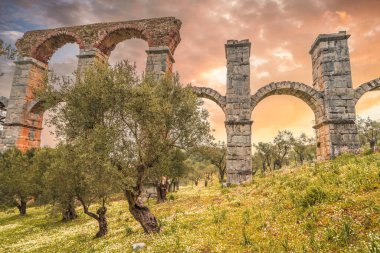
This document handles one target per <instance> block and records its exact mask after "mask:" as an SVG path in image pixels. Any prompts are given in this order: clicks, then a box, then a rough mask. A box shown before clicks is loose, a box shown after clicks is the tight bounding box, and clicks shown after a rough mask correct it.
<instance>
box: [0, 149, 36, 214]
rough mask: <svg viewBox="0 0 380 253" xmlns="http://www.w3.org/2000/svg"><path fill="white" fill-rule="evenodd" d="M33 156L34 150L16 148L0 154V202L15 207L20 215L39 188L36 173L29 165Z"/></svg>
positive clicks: (24, 212)
mask: <svg viewBox="0 0 380 253" xmlns="http://www.w3.org/2000/svg"><path fill="white" fill-rule="evenodd" d="M33 156H34V150H29V151H27V152H26V153H23V152H21V151H20V150H18V149H16V148H12V149H8V150H7V151H5V152H4V153H3V154H0V204H1V205H3V206H6V207H9V206H13V207H17V209H18V210H19V212H20V215H21V216H23V215H26V206H27V202H28V201H29V200H31V199H33V198H35V196H36V195H37V192H38V189H39V186H38V184H37V182H38V173H37V172H36V170H35V169H34V168H33V166H31V164H32V159H33Z"/></svg>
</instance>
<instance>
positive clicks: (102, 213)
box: [96, 206, 108, 238]
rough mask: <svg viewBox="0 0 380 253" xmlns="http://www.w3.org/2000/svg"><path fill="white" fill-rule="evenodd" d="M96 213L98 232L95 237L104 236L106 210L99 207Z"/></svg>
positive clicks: (106, 225)
mask: <svg viewBox="0 0 380 253" xmlns="http://www.w3.org/2000/svg"><path fill="white" fill-rule="evenodd" d="M96 213H97V214H98V218H97V221H98V223H99V231H98V233H96V237H97V238H99V237H102V236H105V235H106V234H107V233H108V223H107V216H106V213H107V208H106V207H105V206H102V207H100V208H99V209H98V210H97V211H96Z"/></svg>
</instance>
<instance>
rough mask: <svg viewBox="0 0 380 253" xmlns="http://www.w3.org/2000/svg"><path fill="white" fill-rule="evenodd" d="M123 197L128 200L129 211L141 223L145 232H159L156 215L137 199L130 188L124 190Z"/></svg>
mask: <svg viewBox="0 0 380 253" xmlns="http://www.w3.org/2000/svg"><path fill="white" fill-rule="evenodd" d="M125 197H126V198H127V200H128V205H129V211H130V212H131V214H132V215H133V217H134V218H135V219H136V220H137V221H138V222H139V223H140V224H141V226H142V227H143V229H144V232H145V233H147V234H152V233H158V232H160V227H159V226H158V222H157V219H156V217H155V216H154V215H153V214H152V213H151V212H150V210H149V208H148V207H147V206H144V204H143V203H141V202H139V201H138V195H137V194H134V193H133V192H132V191H130V190H125Z"/></svg>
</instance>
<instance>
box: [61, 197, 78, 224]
mask: <svg viewBox="0 0 380 253" xmlns="http://www.w3.org/2000/svg"><path fill="white" fill-rule="evenodd" d="M77 217H78V215H77V212H76V211H75V203H74V198H70V201H69V202H68V204H67V206H66V207H65V209H64V210H63V211H62V221H70V220H74V219H76V218H77Z"/></svg>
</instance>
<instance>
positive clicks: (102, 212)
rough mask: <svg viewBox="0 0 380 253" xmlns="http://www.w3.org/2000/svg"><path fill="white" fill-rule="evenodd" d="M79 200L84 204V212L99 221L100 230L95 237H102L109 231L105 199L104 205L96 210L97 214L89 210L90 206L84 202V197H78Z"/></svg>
mask: <svg viewBox="0 0 380 253" xmlns="http://www.w3.org/2000/svg"><path fill="white" fill-rule="evenodd" d="M78 200H79V201H80V202H81V204H82V206H83V212H84V213H85V214H87V215H88V216H90V217H91V218H94V219H95V220H97V222H98V225H99V231H98V232H97V233H96V235H95V237H96V238H100V237H103V236H105V235H106V234H107V233H108V222H107V216H106V213H107V207H105V206H104V205H105V203H104V200H103V206H101V207H99V208H98V210H97V211H96V213H97V214H95V213H93V212H90V211H89V210H88V208H89V206H88V205H86V203H85V202H84V200H83V199H82V198H80V197H78Z"/></svg>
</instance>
